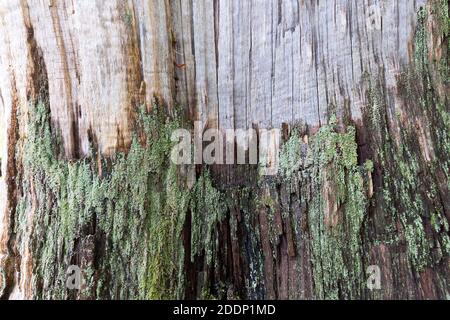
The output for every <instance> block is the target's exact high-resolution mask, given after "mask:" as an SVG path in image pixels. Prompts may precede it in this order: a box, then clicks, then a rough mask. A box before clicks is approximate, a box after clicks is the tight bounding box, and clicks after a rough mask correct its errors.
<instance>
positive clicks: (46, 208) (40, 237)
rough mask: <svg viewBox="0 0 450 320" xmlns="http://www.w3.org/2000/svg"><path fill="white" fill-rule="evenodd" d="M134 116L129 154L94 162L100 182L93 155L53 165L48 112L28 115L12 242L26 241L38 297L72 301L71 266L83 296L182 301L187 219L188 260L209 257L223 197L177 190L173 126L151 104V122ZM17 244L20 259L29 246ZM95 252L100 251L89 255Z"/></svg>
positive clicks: (202, 189)
mask: <svg viewBox="0 0 450 320" xmlns="http://www.w3.org/2000/svg"><path fill="white" fill-rule="evenodd" d="M137 113H138V118H139V121H138V126H139V128H138V130H137V132H141V133H142V135H141V137H138V136H134V137H133V140H132V143H131V146H130V150H129V152H128V153H127V154H122V153H119V154H117V155H115V156H114V158H112V159H103V158H101V159H100V162H101V166H102V175H101V176H100V175H99V171H100V168H99V165H98V159H97V157H95V156H94V155H91V156H90V157H88V158H86V159H82V160H78V161H75V162H68V161H66V160H63V159H59V158H58V156H57V150H56V146H57V144H55V143H54V141H55V134H54V133H53V132H52V131H51V127H50V122H49V114H48V111H47V108H46V106H45V105H44V104H43V103H37V105H36V106H35V107H33V106H32V107H31V112H30V115H29V117H30V119H29V127H28V136H27V137H26V139H25V141H24V146H23V149H21V150H19V156H21V157H23V176H22V177H21V179H22V193H21V196H20V200H19V202H18V206H17V209H18V210H17V211H18V215H17V223H16V233H17V236H18V237H19V239H20V238H24V239H25V238H27V237H28V236H29V237H30V239H31V243H30V244H29V248H30V250H31V252H33V255H34V256H35V257H36V258H35V259H34V264H33V272H34V274H35V277H34V284H33V286H34V289H35V290H34V291H33V292H34V293H35V295H36V297H38V298H67V297H70V294H71V293H70V292H68V291H67V290H66V288H65V286H64V283H65V279H66V274H65V272H66V270H67V268H68V266H69V265H72V264H75V265H79V266H80V267H81V268H82V270H83V274H84V279H85V286H84V287H83V289H82V290H81V291H80V292H79V293H78V294H80V295H81V296H85V297H102V298H108V297H109V298H131V299H139V298H148V299H167V298H180V297H182V296H183V294H184V289H183V284H184V281H185V279H184V274H183V272H182V268H183V261H184V251H183V244H182V242H181V233H182V228H183V225H184V219H185V216H186V213H187V211H188V210H191V212H192V215H193V225H194V231H193V238H192V242H193V248H195V249H194V252H193V255H195V254H197V253H199V252H200V251H201V250H202V249H205V250H206V251H207V252H212V250H211V248H209V247H208V246H209V245H211V244H213V243H214V241H213V239H212V238H211V236H212V229H213V227H214V223H215V222H217V221H219V220H220V219H222V218H223V216H222V215H223V211H222V209H221V205H220V203H219V202H220V200H221V196H220V194H219V193H218V192H217V191H215V190H214V188H213V187H212V185H211V180H210V178H209V175H207V174H203V175H202V176H201V177H200V179H199V180H198V181H197V183H196V185H195V187H194V189H193V190H192V191H191V190H188V188H187V187H186V186H184V184H183V182H182V181H179V179H180V178H179V175H178V168H177V167H176V166H175V165H174V164H172V162H171V161H169V156H170V151H171V148H172V145H173V143H172V142H171V140H170V138H171V133H172V131H173V130H174V129H177V128H178V127H179V126H180V123H179V121H178V120H177V119H169V118H167V117H166V116H164V113H163V112H162V110H160V107H159V106H158V105H157V104H155V105H154V106H153V111H152V112H151V113H150V114H147V113H146V112H145V108H140V109H139V110H138V112H137ZM142 137H143V138H142ZM142 141H143V142H142ZM30 219H32V221H31V223H30V221H29V220H30ZM18 243H22V244H23V245H24V247H22V248H20V251H21V252H24V251H25V250H26V249H27V248H26V247H25V245H26V242H25V241H19V242H18ZM94 246H95V247H96V250H102V252H97V253H94V252H93V251H92V250H93V248H94ZM94 255H97V256H98V257H97V258H94ZM95 259H97V260H95ZM93 264H95V268H93V267H94V266H93Z"/></svg>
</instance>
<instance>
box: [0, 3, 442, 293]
mask: <svg viewBox="0 0 450 320" xmlns="http://www.w3.org/2000/svg"><path fill="white" fill-rule="evenodd" d="M438 2H439V1H437V0H429V1H426V0H415V1H409V0H389V1H372V0H364V1H360V0H332V1H331V0H330V1H328V0H327V1H325V0H323V1H312V0H311V1H310V0H289V1H280V0H272V1H265V0H251V1H232V0H225V1H222V0H221V1H208V0H188V1H184V0H153V1H144V0H128V1H115V0H114V1H113V0H111V1H103V0H92V1H75V0H73V1H72V0H71V1H68V0H67V1H66V0H61V1H56V0H8V1H4V2H3V3H2V4H0V43H2V46H0V131H1V132H0V148H1V150H0V160H1V171H0V172H1V177H0V267H1V268H2V270H3V271H2V273H0V280H1V282H0V284H1V283H3V285H1V286H0V289H2V291H1V292H0V294H2V295H3V297H5V298H30V297H34V296H35V293H34V292H33V289H32V285H31V279H32V278H33V273H34V272H35V270H33V263H34V262H33V259H38V258H39V257H36V256H34V253H33V252H29V250H27V248H28V247H29V246H30V245H31V244H30V243H32V242H33V241H34V239H33V223H34V222H33V213H34V209H32V210H30V213H29V216H28V221H29V225H28V229H27V231H26V233H25V234H26V236H25V237H22V239H21V241H22V243H17V241H16V239H15V229H14V221H15V219H16V217H15V210H16V206H17V202H18V197H19V195H18V193H19V190H20V188H21V186H20V183H21V181H19V176H21V172H20V171H21V167H22V164H21V160H22V159H20V157H19V156H17V154H19V153H16V152H17V149H20V146H21V145H22V144H21V143H23V141H24V140H25V139H26V138H27V135H28V134H29V133H28V132H27V120H28V114H29V108H30V105H31V104H33V103H35V102H36V101H37V99H38V98H40V99H43V100H44V101H45V102H46V103H47V104H48V106H49V108H50V115H51V123H52V128H54V130H55V132H56V131H57V132H59V134H60V135H61V137H60V139H61V141H60V142H61V148H62V149H63V158H64V159H65V160H68V161H76V160H79V159H82V158H84V157H85V156H87V155H89V152H90V148H91V147H92V145H94V146H95V148H96V149H97V151H98V152H99V157H100V155H102V156H105V157H113V156H114V155H115V154H116V153H117V152H127V150H128V149H129V148H130V144H131V142H132V137H133V134H135V133H136V130H135V129H136V127H135V121H136V117H137V115H136V108H135V107H136V106H138V105H142V104H146V105H147V106H151V105H152V101H153V99H154V97H155V96H156V97H157V98H158V99H159V101H160V102H161V104H162V105H165V106H166V107H167V113H168V114H172V113H173V110H174V109H175V108H176V106H177V105H180V106H181V107H182V108H183V110H184V111H185V114H186V116H187V117H188V118H189V120H200V121H201V122H202V125H203V127H205V128H206V127H214V128H222V129H226V128H239V129H248V128H281V127H282V126H283V125H284V126H287V124H290V125H292V126H295V125H298V124H299V123H300V122H301V123H302V124H303V125H306V126H307V127H308V132H304V138H303V145H308V144H309V143H308V142H309V141H308V135H310V134H314V133H316V132H317V131H318V130H319V127H321V126H323V125H326V124H327V123H328V122H329V119H330V117H331V116H332V115H336V116H337V118H338V120H339V124H341V125H344V124H345V125H347V124H349V123H351V124H352V125H354V126H355V127H356V129H357V137H356V139H357V144H358V157H359V158H358V161H359V164H363V163H364V161H365V160H366V159H372V160H374V162H376V164H375V169H374V172H373V175H371V176H370V179H369V181H368V187H367V195H368V198H369V199H372V200H371V201H372V202H371V203H372V204H371V207H370V209H368V215H369V216H370V217H369V218H365V219H369V222H368V225H370V227H368V228H367V230H365V231H364V232H367V234H364V235H363V236H362V237H363V242H364V243H363V244H361V248H363V249H364V251H365V252H364V253H363V254H362V255H364V257H362V258H361V261H363V262H362V263H364V265H363V267H366V265H365V264H368V263H375V264H377V263H379V264H380V265H381V267H382V271H383V281H384V283H386V286H385V287H384V288H383V290H382V291H381V293H372V292H368V291H367V290H365V288H363V287H362V285H361V284H359V285H358V286H359V287H358V286H356V287H355V288H353V289H351V290H350V289H349V290H347V289H342V288H339V291H340V290H341V289H342V290H343V292H344V293H342V292H341V293H342V295H343V296H341V297H340V298H444V297H445V296H447V297H448V294H449V293H448V292H449V291H450V288H449V285H450V280H449V277H450V273H449V266H448V261H449V260H448V256H445V257H443V258H442V260H439V263H436V264H433V267H427V268H425V269H424V270H422V271H421V272H420V273H415V271H414V270H413V268H412V266H411V261H410V259H409V258H408V256H407V253H406V252H407V250H406V249H405V243H404V241H403V242H402V241H400V244H399V245H398V246H389V245H388V244H386V243H383V242H382V243H375V242H376V241H375V240H374V239H378V238H380V239H381V238H382V234H384V233H383V232H382V231H381V229H383V228H384V227H386V226H387V224H388V222H387V220H389V217H385V215H386V214H385V212H384V211H383V210H384V209H383V208H381V203H382V201H381V200H380V199H381V198H380V197H381V196H380V193H381V192H382V189H383V186H384V185H383V181H384V180H383V179H384V176H383V172H384V170H385V169H383V168H381V167H380V165H379V164H378V163H377V159H378V160H379V162H380V163H381V157H379V156H378V151H379V149H377V147H380V143H379V140H378V136H376V133H374V132H371V131H370V129H369V128H367V127H366V126H367V125H368V123H369V122H370V121H369V120H367V119H368V115H367V105H368V104H370V103H371V98H370V97H368V92H371V90H373V87H374V86H375V85H374V84H377V85H379V86H380V87H381V89H380V92H381V96H382V100H383V105H386V110H387V111H386V118H387V120H386V122H387V123H386V124H385V126H386V128H387V129H386V130H388V131H387V132H389V134H390V137H391V138H392V140H393V141H394V142H397V143H400V144H401V143H402V141H403V140H402V139H401V134H402V133H401V129H400V128H401V125H400V124H399V123H400V122H396V121H397V120H395V119H394V118H395V117H394V116H393V115H394V114H397V113H398V114H399V116H400V117H401V119H402V121H401V122H402V123H408V124H410V123H414V125H415V127H416V128H417V137H418V138H417V144H418V149H417V150H416V151H417V154H418V155H421V160H420V161H419V162H420V166H422V164H424V167H426V164H427V163H431V162H433V161H435V160H436V159H439V157H440V155H442V154H444V153H443V152H442V151H439V150H434V148H436V144H435V143H434V140H433V139H432V136H433V132H432V128H430V126H429V125H430V124H429V123H426V121H428V120H427V119H428V118H426V117H425V116H423V115H421V114H420V112H415V111H412V110H415V109H414V108H413V107H410V105H414V103H415V102H414V101H410V100H409V98H408V97H409V96H408V95H407V94H404V93H402V92H403V88H402V87H401V86H400V84H401V82H400V81H399V78H401V77H402V75H403V74H404V73H405V70H408V69H409V68H410V67H411V66H413V65H415V62H414V59H415V56H414V54H415V53H414V50H416V49H417V48H415V46H416V45H415V40H414V39H415V36H416V33H417V32H416V31H417V28H418V12H419V10H420V9H421V8H426V10H427V11H428V12H430V13H431V14H430V17H429V18H428V20H427V24H426V31H427V32H429V34H430V37H429V38H428V43H427V44H428V49H429V51H428V54H429V57H428V58H429V60H430V61H432V60H433V59H434V60H439V59H441V58H443V57H444V58H445V56H446V54H447V53H446V50H447V47H448V45H447V42H448V34H446V35H443V34H442V33H439V32H438V31H436V30H437V29H436V28H437V27H436V24H437V22H436V21H437V18H436V15H437V14H436V13H435V15H433V11H432V9H431V8H432V7H433V5H434V4H435V3H438ZM440 8H443V7H440ZM447 10H448V6H447ZM447 17H448V13H447ZM367 79H371V81H367ZM434 80H435V79H433V81H434ZM433 83H434V84H435V85H436V86H435V91H436V92H435V95H436V96H439V97H444V101H445V102H444V104H445V103H446V104H448V99H447V96H448V85H445V84H442V83H441V82H439V81H437V80H436V81H434V82H433ZM422 89H423V88H422V87H420V89H419V90H417V91H418V92H421V91H420V90H422ZM423 91H425V89H424V90H423ZM416 98H418V100H420V96H416ZM444 107H445V108H447V109H446V110H447V112H448V105H447V106H444ZM149 109H150V107H149ZM443 130H445V128H444V129H443ZM372 135H373V136H372ZM375 136H376V137H375ZM393 145H395V143H393ZM444 155H445V154H444ZM447 156H448V154H447ZM389 159H390V158H389ZM383 160H384V159H383ZM390 160H392V159H390ZM99 163H100V165H99V167H101V161H100V160H99ZM394 167H395V166H394V164H392V168H394ZM98 170H99V171H101V169H98ZM228 170H230V171H228ZM330 170H332V169H330ZM392 170H393V171H394V169H392ZM213 171H214V173H213V176H214V177H215V178H216V182H217V184H218V185H217V188H218V189H221V190H222V191H224V192H225V193H228V195H230V197H231V198H232V199H233V200H234V201H236V202H235V203H234V205H230V206H229V207H228V208H227V213H226V218H225V219H224V220H222V221H221V222H219V223H217V226H216V228H217V234H218V239H217V243H218V246H219V249H221V250H217V251H218V252H220V253H219V254H218V255H217V257H216V259H217V261H218V263H219V264H221V266H222V267H216V268H215V267H214V266H212V265H208V264H207V262H206V259H205V255H207V254H208V253H205V252H204V253H202V254H199V256H197V257H196V258H195V259H193V260H190V259H187V258H185V261H184V269H185V272H186V277H187V282H186V284H185V288H184V292H183V294H182V295H181V296H182V297H187V298H192V297H194V298H195V297H200V296H201V292H200V291H201V290H203V288H205V287H206V288H209V289H211V291H213V292H215V293H217V291H219V290H217V288H216V287H217V286H219V283H220V284H223V285H224V286H227V288H226V290H228V295H229V297H232V296H233V295H239V296H242V297H249V298H282V299H285V298H286V299H287V298H313V297H317V288H315V286H316V285H317V283H315V281H317V279H314V275H313V268H312V267H311V259H312V256H311V255H313V254H314V251H313V250H312V249H311V248H310V247H311V246H313V244H312V242H313V240H311V239H310V237H311V234H310V233H309V232H310V230H309V227H308V223H309V222H308V221H309V220H308V210H310V209H309V205H310V203H309V201H310V200H311V199H312V198H313V197H314V193H315V192H317V190H313V188H314V187H315V185H314V182H312V181H309V180H305V181H302V182H301V183H299V185H298V186H297V187H298V190H296V191H295V192H292V190H291V189H290V188H288V186H287V185H279V186H277V187H276V188H275V189H274V188H273V187H269V186H265V187H261V188H259V189H258V193H260V194H262V196H263V197H266V198H272V199H274V200H273V201H274V206H273V207H271V208H270V210H271V212H272V214H273V216H270V215H268V214H267V212H268V207H270V206H269V205H265V207H264V206H263V207H261V206H253V204H252V200H251V197H250V199H249V198H248V197H246V196H243V195H242V194H241V193H240V192H237V191H236V190H234V189H233V188H232V187H233V184H234V185H239V184H240V183H237V182H236V181H237V180H234V181H235V182H234V183H233V182H232V183H231V184H230V183H228V182H229V181H230V179H231V180H233V179H236V176H242V175H241V174H240V172H239V171H234V169H229V168H217V169H214V168H213ZM236 172H238V173H236ZM247 174H248V177H247V176H245V175H244V176H245V177H244V179H243V180H244V181H246V180H250V181H252V177H253V176H252V175H251V173H248V172H247ZM325 174H328V173H325ZM433 174H434V175H433V178H432V179H431V178H430V179H431V180H430V181H432V182H430V184H431V183H436V184H437V185H438V187H437V189H439V190H437V191H436V192H437V193H439V192H440V199H441V200H440V201H439V203H440V204H439V206H440V207H442V208H444V209H442V210H443V212H444V214H445V215H446V219H447V223H448V221H449V219H450V204H449V198H448V195H445V192H446V191H448V185H446V183H448V172H445V169H442V171H438V172H437V173H433ZM101 175H102V174H100V176H101ZM331 175H332V173H331ZM249 177H250V178H249ZM22 178H23V179H26V178H27V177H22ZM247 178H248V179H247ZM225 181H228V182H227V183H225ZM421 181H428V180H427V179H425V178H424V179H423V180H421ZM247 182H248V181H246V182H245V183H244V184H247ZM426 183H428V182H426ZM426 183H425V182H424V184H426ZM221 184H222V185H221ZM230 185H231V187H230ZM251 187H252V188H253V187H255V185H251ZM418 189H420V187H418ZM424 190H425V189H424ZM426 190H428V189H426ZM321 192H323V194H324V198H325V202H326V205H327V207H326V212H327V213H326V217H325V220H324V221H325V222H324V223H325V225H326V226H327V227H329V228H333V227H335V226H336V225H339V224H342V223H343V220H342V219H343V213H342V210H343V209H342V208H341V207H340V205H341V204H339V203H338V201H337V200H336V198H335V196H336V195H335V193H336V186H334V185H332V184H330V185H329V184H327V183H325V185H324V186H323V189H321ZM417 192H419V191H417ZM424 192H425V191H424ZM305 195H308V196H307V197H306V196H305ZM433 203H434V202H433ZM36 205H37V206H38V205H39V204H36ZM399 207H400V206H399ZM244 208H245V209H244ZM286 210H287V212H288V214H287V216H286ZM248 211H251V213H252V214H251V215H249V216H248V217H247V215H248ZM428 211H431V209H427V212H428ZM428 218H429V217H427V219H428ZM186 219H187V221H188V222H187V223H185V225H184V228H183V234H182V235H183V239H184V240H183V243H184V247H185V252H186V254H185V256H189V257H190V253H191V244H190V241H189V239H190V237H191V230H190V229H191V225H190V222H189V220H190V219H191V218H190V214H188V215H187V218H186ZM427 221H428V220H427ZM389 223H390V222H389ZM94 225H95V223H94ZM424 225H425V227H426V228H425V229H426V230H428V229H430V230H431V227H430V226H428V225H427V223H424ZM447 229H448V227H447ZM254 230H257V231H254ZM344 230H346V231H348V232H350V231H349V230H347V229H344ZM402 232H403V231H401V232H400V233H402ZM427 232H428V231H427ZM430 232H431V231H430ZM442 232H444V233H445V232H446V233H447V234H448V230H446V231H442ZM94 233H95V232H94ZM83 236H85V237H84V238H83ZM103 236H104V235H101V237H103ZM80 237H81V240H80V239H77V241H81V242H80V243H78V242H77V246H78V247H79V248H81V249H79V251H80V252H81V254H80V257H78V259H79V260H80V261H81V262H80V263H81V264H82V265H83V266H86V265H92V264H94V258H93V256H95V255H98V254H99V253H98V252H101V248H100V247H101V245H99V243H101V241H100V240H98V237H100V235H98V234H97V235H92V234H90V233H87V234H84V235H80ZM180 237H181V235H180ZM251 237H254V240H252V241H253V242H252V241H250V240H249V239H250V238H251ZM273 237H275V238H276V239H275V240H276V241H275V240H274V239H272V238H273ZM400 237H402V234H400ZM94 238H95V239H94ZM74 241H75V240H74ZM436 241H437V240H436ZM372 242H373V243H372ZM94 252H96V253H94ZM261 253H262V256H261ZM202 255H203V256H202ZM344 260H345V259H344ZM217 261H216V262H217ZM256 267H258V268H260V270H262V271H261V278H262V279H259V278H258V279H256V278H252V276H253V275H252V274H251V273H252V272H254V271H255V270H256V269H255V268H256ZM255 272H256V271H255ZM251 281H255V285H254V286H253V287H252V286H251V285H250V284H249V282H251ZM330 281H331V280H330ZM333 281H334V280H333ZM339 281H340V280H339ZM339 281H338V282H339ZM364 283H365V282H364ZM333 284H334V283H333ZM342 286H344V284H342ZM249 288H250V289H249ZM224 290H225V289H224ZM226 290H225V291H226ZM315 290H316V291H315ZM94 291H95V290H93V291H92V292H94ZM92 292H90V293H89V294H86V296H85V297H83V296H81V298H93V297H99V298H102V296H96V295H97V294H98V293H95V294H94V293H92ZM130 296H131V293H130ZM78 297H80V296H78ZM107 297H111V296H107ZM323 297H325V296H320V295H319V298H323ZM113 298H117V297H113Z"/></svg>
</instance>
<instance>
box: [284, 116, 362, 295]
mask: <svg viewBox="0 0 450 320" xmlns="http://www.w3.org/2000/svg"><path fill="white" fill-rule="evenodd" d="M336 125H337V120H336V118H335V117H331V119H330V121H329V124H328V125H325V126H323V127H321V128H320V130H319V132H317V133H316V134H315V135H314V136H313V137H312V138H311V143H310V144H309V145H307V144H303V151H301V150H302V149H301V148H300V147H299V146H300V145H301V144H300V139H299V137H298V135H297V134H296V133H294V134H293V135H292V136H291V138H290V139H289V140H288V141H287V142H286V144H285V145H284V146H283V148H282V150H281V154H280V164H281V165H280V175H281V176H282V177H284V179H287V180H290V181H292V180H293V178H294V181H295V183H297V184H300V185H305V184H306V185H308V186H309V187H308V188H306V190H310V193H309V192H307V193H302V194H301V197H302V198H303V200H302V201H305V202H306V203H308V208H309V209H308V211H307V215H308V227H309V230H310V250H311V255H312V259H311V263H312V270H313V277H314V286H315V287H314V290H315V297H317V298H327V299H337V298H351V297H356V296H360V294H361V290H362V283H363V278H364V276H363V267H362V261H363V259H362V253H363V252H362V243H361V238H360V235H361V232H362V227H363V217H364V215H365V211H366V206H367V199H366V195H365V194H366V192H365V189H366V186H365V185H364V177H365V174H367V172H364V171H365V170H362V167H360V166H359V165H358V161H357V144H356V137H355V129H354V128H353V127H351V126H349V127H347V129H346V131H345V132H338V131H337V127H336ZM366 165H367V166H369V167H370V162H367V163H366ZM367 169H370V170H371V168H366V171H367ZM292 190H293V191H294V192H295V190H297V189H296V188H293V189H292Z"/></svg>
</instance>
